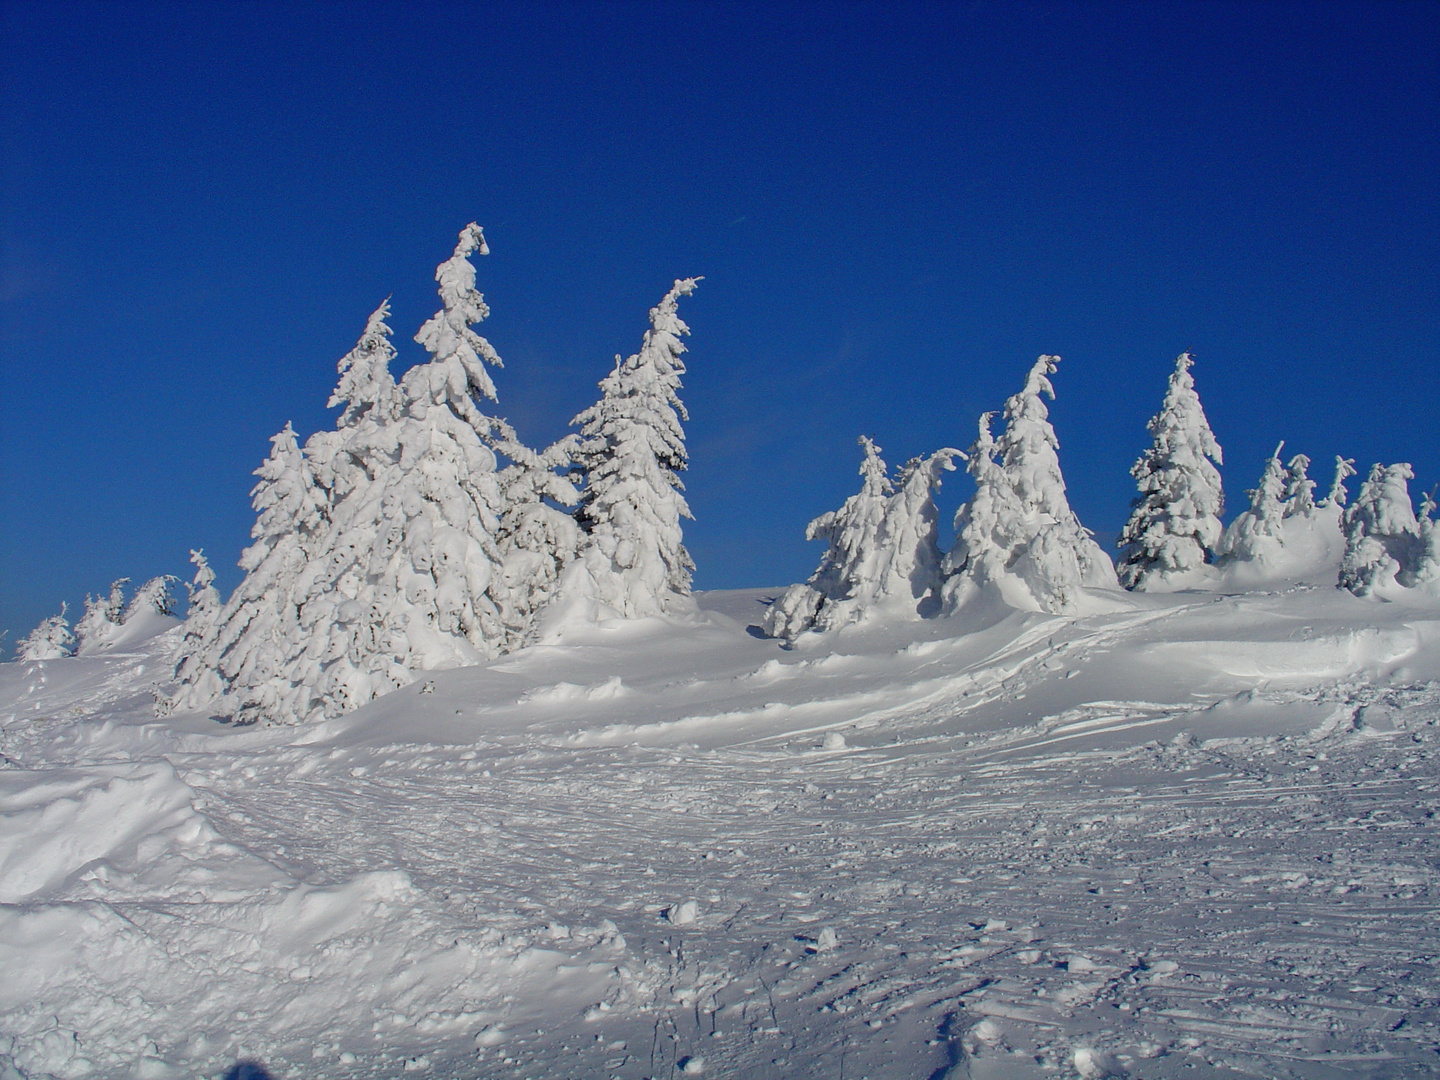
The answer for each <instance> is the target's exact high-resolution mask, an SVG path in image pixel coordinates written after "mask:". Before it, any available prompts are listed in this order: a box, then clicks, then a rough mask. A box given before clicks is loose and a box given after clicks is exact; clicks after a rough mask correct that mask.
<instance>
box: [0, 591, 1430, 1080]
mask: <svg viewBox="0 0 1440 1080" xmlns="http://www.w3.org/2000/svg"><path fill="white" fill-rule="evenodd" d="M770 595H773V594H772V593H766V592H754V591H752V592H742V593H714V594H708V595H705V594H702V595H701V596H700V597H699V600H700V611H699V614H698V615H695V616H693V617H689V618H686V619H672V620H669V621H666V620H661V619H650V620H639V621H634V622H615V623H611V624H608V625H602V626H598V627H593V628H589V629H577V628H573V627H572V628H569V629H567V630H565V631H564V632H563V633H562V634H561V635H560V636H559V637H558V638H557V639H556V640H554V641H553V642H552V643H549V644H545V645H541V646H536V647H532V648H530V649H526V650H522V651H521V652H518V653H515V654H512V655H510V656H507V657H504V658H502V659H501V660H498V661H496V662H494V663H491V664H488V665H486V666H483V667H475V668H466V669H460V670H453V671H446V672H443V673H435V674H434V675H433V677H431V678H429V679H428V680H425V681H422V682H420V683H417V684H416V685H413V686H410V687H406V688H404V689H402V690H400V691H397V692H395V693H393V694H391V695H389V696H388V697H385V698H382V699H380V700H378V701H375V702H373V703H372V704H371V705H369V706H367V707H366V708H364V709H362V710H360V711H358V712H356V713H353V714H350V715H348V716H344V717H341V718H339V719H336V720H330V721H326V722H324V723H320V724H315V725H312V726H308V727H300V728H284V727H271V728H261V727H249V728H246V727H235V726H231V725H227V724H222V723H217V722H215V721H212V720H210V719H208V718H207V717H205V716H201V715H194V714H191V715H185V714H177V715H174V716H171V717H168V718H167V719H165V720H163V721H157V720H155V719H154V717H153V712H152V711H151V707H150V706H151V696H150V692H149V691H150V687H151V685H152V684H153V682H154V680H155V679H156V678H157V676H159V675H161V674H163V672H164V670H165V664H164V663H163V655H164V653H165V650H166V649H168V648H170V647H173V644H174V638H175V635H176V633H177V631H176V630H175V629H173V624H167V623H164V622H163V621H158V620H157V621H156V623H155V624H154V626H153V627H152V630H153V631H159V630H162V629H163V630H164V632H163V633H161V634H160V635H159V636H156V637H151V638H149V639H145V640H139V639H137V638H138V635H137V638H132V639H130V640H127V641H125V642H123V643H117V644H116V645H115V646H112V647H111V648H110V649H109V650H108V651H107V652H106V653H105V654H104V655H96V656H89V657H82V658H70V659H63V660H54V661H43V662H34V663H28V664H19V663H14V664H4V665H0V754H3V759H0V972H4V974H5V977H4V978H3V979H0V1076H8V1077H11V1078H13V1077H14V1076H15V1075H16V1074H17V1073H18V1075H20V1076H23V1077H26V1078H29V1080H36V1078H39V1077H47V1076H49V1077H58V1078H65V1080H70V1078H72V1077H86V1076H88V1077H107V1078H108V1077H116V1078H136V1080H169V1078H181V1077H192V1076H195V1077H219V1076H223V1075H225V1074H226V1073H227V1071H228V1070H230V1069H231V1068H232V1067H233V1066H234V1065H236V1063H237V1062H240V1061H252V1062H256V1063H259V1064H261V1065H263V1067H264V1069H265V1070H267V1071H268V1074H269V1075H271V1076H273V1077H274V1078H276V1080H288V1078H298V1077H308V1076H325V1077H334V1078H348V1077H376V1078H378V1077H395V1076H399V1075H401V1074H402V1073H411V1074H413V1075H416V1076H421V1077H425V1076H428V1077H437V1078H438V1077H445V1078H450V1077H479V1076H484V1077H534V1078H554V1080H560V1078H572V1077H611V1076H614V1077H622V1078H626V1080H630V1078H639V1077H655V1078H660V1077H668V1076H672V1075H687V1074H688V1075H695V1074H703V1075H710V1076H720V1077H755V1078H759V1077H814V1078H822V1077H823V1078H827V1080H830V1078H835V1077H846V1078H855V1077H862V1076H870V1077H917V1078H923V1077H931V1078H941V1077H951V1078H960V1077H970V1078H973V1080H1002V1078H1025V1077H1046V1076H1065V1077H1074V1076H1080V1077H1086V1078H1097V1077H1104V1076H1121V1075H1129V1076H1132V1077H1140V1078H1154V1080H1162V1078H1178V1077H1230V1076H1237V1077H1238V1076H1247V1077H1250V1076H1253V1077H1277V1078H1278V1077H1302V1078H1306V1080H1332V1078H1344V1077H1412V1076H1413V1077H1420V1076H1431V1075H1435V1073H1436V1071H1437V1068H1440V1057H1437V1047H1440V1007H1437V998H1440V969H1437V953H1440V945H1437V943H1440V928H1437V925H1436V922H1437V920H1436V895H1437V876H1440V875H1437V866H1440V843H1437V836H1436V829H1435V820H1434V814H1435V810H1436V807H1437V802H1440V793H1437V789H1440V779H1437V768H1436V765H1437V752H1440V609H1437V608H1436V607H1435V605H1434V602H1433V601H1431V602H1430V606H1428V607H1426V606H1423V605H1421V604H1419V602H1416V604H1414V605H1408V604H1407V603H1405V602H1403V601H1402V602H1395V603H1378V602H1372V601H1364V600H1359V599H1356V598H1355V597H1353V596H1351V595H1349V594H1348V593H1345V592H1342V591H1339V590H1336V589H1334V588H1333V587H1328V586H1326V587H1309V586H1302V587H1296V588H1289V589H1279V590H1276V591H1273V592H1267V593H1251V594H1246V595H1234V596H1217V595H1215V594H1213V593H1198V592H1196V593H1185V592H1179V593H1174V594H1169V595H1163V596H1156V595H1136V596H1130V597H1122V600H1123V603H1121V604H1116V605H1112V606H1115V607H1120V608H1123V610H1118V611H1112V612H1110V613H1108V614H1096V615H1088V616H1084V617H1073V616H1051V615H1041V614H1030V613H1025V614H1022V613H1015V612H1009V613H1006V612H1000V611H993V612H990V613H989V614H988V615H987V614H985V613H983V612H980V611H976V610H970V609H967V611H966V613H965V615H964V618H963V620H962V619H959V618H957V619H937V620H931V621H926V622H899V623H891V624H888V625H883V626H875V625H868V626H867V625H860V626H855V627H851V628H847V629H846V630H843V631H840V632H838V633H836V634H831V635H826V636H823V637H822V636H820V635H814V634H810V635H804V636H802V638H801V639H800V641H799V642H798V643H797V645H796V647H794V648H793V649H785V648H782V647H781V646H780V645H779V644H778V643H777V642H775V641H773V640H767V639H763V638H760V637H757V636H756V635H755V633H754V632H753V630H751V629H749V628H751V627H753V626H754V624H757V623H758V622H759V621H760V618H761V616H762V614H763V610H764V609H763V606H762V603H761V601H762V600H763V599H764V598H766V597H768V596H770ZM166 626H170V627H171V628H169V629H165V627H166ZM7 1069H8V1070H9V1071H8V1072H7V1071H6V1070H7Z"/></svg>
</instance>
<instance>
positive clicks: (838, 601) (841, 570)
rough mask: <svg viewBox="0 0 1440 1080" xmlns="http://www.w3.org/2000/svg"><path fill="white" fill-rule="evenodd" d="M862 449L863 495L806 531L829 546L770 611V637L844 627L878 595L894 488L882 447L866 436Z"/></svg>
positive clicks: (767, 622) (766, 627)
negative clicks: (880, 561) (883, 538)
mask: <svg viewBox="0 0 1440 1080" xmlns="http://www.w3.org/2000/svg"><path fill="white" fill-rule="evenodd" d="M860 448H861V449H862V450H863V451H864V454H865V456H864V458H863V459H862V460H861V462H860V477H861V480H860V490H859V492H857V493H856V494H854V495H851V496H850V497H849V498H848V499H846V500H845V504H844V505H843V506H841V507H840V509H838V510H830V511H828V512H826V513H824V514H821V515H820V516H819V517H817V518H816V519H815V520H814V521H812V522H810V524H809V525H807V526H806V527H805V539H806V540H824V541H825V542H826V544H827V545H828V547H827V548H826V549H825V554H824V555H823V556H821V558H820V565H819V566H818V567H816V569H815V572H814V573H813V574H811V575H810V579H809V580H808V581H807V582H804V583H802V584H796V585H791V586H790V587H789V588H788V589H786V590H785V591H784V592H783V593H781V594H780V596H778V597H777V598H776V599H775V601H774V603H772V604H771V605H770V607H769V608H768V609H766V612H765V619H764V622H763V623H762V628H763V629H764V631H765V633H767V634H769V635H770V636H771V637H775V638H783V639H785V640H787V641H794V640H795V639H796V638H797V637H799V636H800V635H801V634H802V633H804V632H805V631H806V630H810V629H818V630H830V629H835V628H837V627H840V626H844V625H845V624H846V623H847V622H849V621H851V616H852V615H858V614H859V612H860V605H861V604H863V603H864V601H865V600H866V599H868V598H869V597H868V596H867V595H865V594H867V593H869V592H872V591H873V590H874V587H875V585H876V577H877V569H878V568H877V567H876V565H875V563H876V562H877V560H878V558H879V555H880V544H881V541H880V536H881V526H882V523H883V521H884V518H885V504H886V502H887V501H888V500H889V498H890V495H891V492H892V491H893V490H894V489H893V487H892V486H891V484H890V478H889V476H888V475H887V473H888V470H887V469H886V466H885V462H884V461H883V460H881V458H880V448H879V447H878V446H876V445H875V443H874V441H873V440H872V439H869V438H867V437H866V436H864V435H861V436H860ZM847 604H848V606H846V607H845V610H844V611H843V612H842V610H841V607H842V605H847Z"/></svg>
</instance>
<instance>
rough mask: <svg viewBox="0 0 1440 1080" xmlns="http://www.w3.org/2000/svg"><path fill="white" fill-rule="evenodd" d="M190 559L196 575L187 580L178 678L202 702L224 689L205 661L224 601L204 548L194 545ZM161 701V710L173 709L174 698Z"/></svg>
mask: <svg viewBox="0 0 1440 1080" xmlns="http://www.w3.org/2000/svg"><path fill="white" fill-rule="evenodd" d="M190 562H191V563H192V564H193V565H194V567H195V578H194V580H193V581H187V582H186V583H185V590H186V592H187V593H188V594H189V596H190V605H189V608H188V609H187V610H186V612H185V627H184V630H183V632H182V634H181V637H180V644H179V645H178V646H177V647H176V649H175V679H176V681H177V682H179V683H180V685H181V686H182V687H184V688H187V690H188V692H189V695H190V697H191V698H193V699H195V700H198V701H202V702H203V701H211V700H213V699H214V698H217V697H219V696H220V693H221V691H222V690H223V689H224V687H223V685H222V684H221V682H220V676H219V674H218V673H217V672H216V671H215V669H214V668H213V667H210V666H208V665H206V663H205V656H206V650H207V649H208V647H209V645H210V643H212V642H213V641H214V638H215V628H216V625H217V623H218V621H219V618H220V612H221V610H222V608H223V607H224V604H223V601H222V600H221V597H220V590H219V589H217V588H215V571H214V570H213V569H211V567H210V561H209V560H208V559H206V558H205V554H204V552H203V551H201V550H200V549H198V548H191V549H190ZM158 705H159V711H160V712H161V713H166V712H170V711H172V710H173V709H174V707H175V699H174V697H173V696H172V697H166V698H164V699H161V700H159V701H158Z"/></svg>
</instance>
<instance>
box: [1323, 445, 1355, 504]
mask: <svg viewBox="0 0 1440 1080" xmlns="http://www.w3.org/2000/svg"><path fill="white" fill-rule="evenodd" d="M1354 475H1355V459H1354V458H1347V457H1341V456H1340V455H1339V454H1336V455H1335V480H1334V481H1333V482H1332V483H1331V485H1330V493H1329V494H1328V495H1326V496H1325V501H1324V502H1323V503H1322V504H1321V505H1322V506H1336V507H1343V506H1344V505H1345V500H1346V492H1345V481H1346V480H1347V479H1349V478H1350V477H1352V476H1354Z"/></svg>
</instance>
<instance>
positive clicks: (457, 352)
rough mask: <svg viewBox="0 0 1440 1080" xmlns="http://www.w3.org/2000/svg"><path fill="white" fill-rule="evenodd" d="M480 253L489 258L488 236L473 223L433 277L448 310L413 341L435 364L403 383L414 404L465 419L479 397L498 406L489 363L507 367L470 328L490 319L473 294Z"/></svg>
mask: <svg viewBox="0 0 1440 1080" xmlns="http://www.w3.org/2000/svg"><path fill="white" fill-rule="evenodd" d="M477 252H478V253H479V254H481V255H489V254H490V248H489V246H488V245H487V244H486V243H485V234H484V232H482V231H481V229H480V226H479V225H476V224H475V223H474V222H473V221H472V222H471V223H470V224H469V225H466V226H465V228H464V229H462V230H461V231H460V242H459V243H457V244H456V245H455V254H454V255H452V256H451V257H450V258H449V259H447V260H446V261H445V262H443V263H441V264H440V267H439V269H437V270H436V271H435V280H436V281H438V282H439V283H440V289H439V293H440V299H441V301H442V302H443V304H444V306H443V307H442V308H441V309H440V310H439V311H437V312H436V313H435V315H434V316H433V317H432V318H431V319H430V320H429V321H428V322H427V323H426V324H425V325H424V326H422V327H421V328H420V332H419V333H418V334H416V335H415V340H416V341H418V342H419V343H420V344H421V345H423V346H424V347H425V350H426V351H427V352H428V353H430V356H431V361H430V363H429V364H426V365H422V366H418V367H415V368H412V369H411V370H410V371H409V372H407V373H406V375H405V379H404V383H403V385H404V387H405V391H406V394H407V396H408V397H409V398H410V399H411V400H416V399H419V398H422V397H423V398H425V399H427V400H428V401H430V402H432V403H434V404H437V405H438V404H440V403H442V402H444V403H447V404H449V405H450V406H451V407H452V408H454V409H455V411H456V413H457V414H459V415H460V416H463V417H465V418H466V419H470V418H471V417H472V415H473V414H475V413H477V412H478V410H477V409H476V408H475V403H474V401H473V398H474V397H475V396H477V395H478V396H479V397H483V398H488V399H489V400H491V401H494V400H496V398H495V384H494V383H493V382H492V381H491V379H490V374H489V372H487V371H486V370H485V363H490V364H494V365H495V366H496V367H504V366H505V365H504V364H503V363H502V362H501V360H500V355H499V354H498V353H497V352H496V351H495V349H494V348H493V347H492V346H491V344H490V342H488V341H486V340H485V339H484V338H483V337H481V336H480V335H479V334H477V333H475V331H473V330H471V329H470V326H471V324H472V323H478V322H481V321H483V320H484V319H485V318H487V317H488V316H489V314H490V308H489V306H488V305H487V304H486V303H485V298H484V297H483V296H481V295H480V293H478V292H477V291H476V290H475V267H474V266H473V265H472V264H471V262H470V256H471V255H473V254H475V253H477ZM482 360H483V361H484V362H485V363H482Z"/></svg>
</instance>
